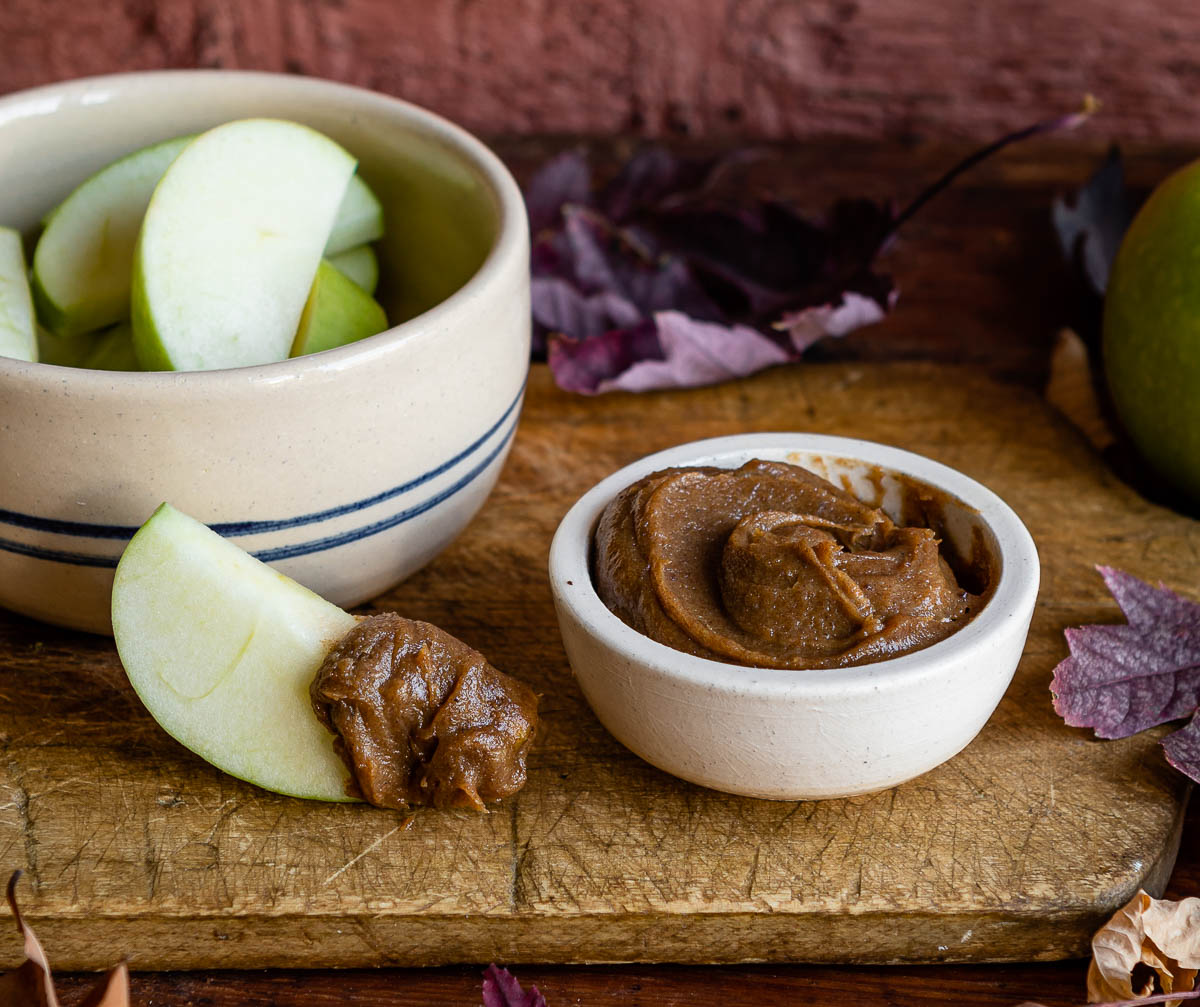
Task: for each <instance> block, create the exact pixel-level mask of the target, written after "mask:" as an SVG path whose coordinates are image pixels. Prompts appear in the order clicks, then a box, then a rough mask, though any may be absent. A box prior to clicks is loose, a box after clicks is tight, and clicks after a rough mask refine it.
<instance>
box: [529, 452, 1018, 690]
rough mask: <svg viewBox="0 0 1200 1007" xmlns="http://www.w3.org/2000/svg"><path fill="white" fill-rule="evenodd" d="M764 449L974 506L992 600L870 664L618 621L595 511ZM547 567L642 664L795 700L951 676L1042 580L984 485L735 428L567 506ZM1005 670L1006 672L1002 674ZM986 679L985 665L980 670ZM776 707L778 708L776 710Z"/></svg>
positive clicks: (588, 619)
mask: <svg viewBox="0 0 1200 1007" xmlns="http://www.w3.org/2000/svg"><path fill="white" fill-rule="evenodd" d="M764 452H767V454H766V455H765V457H768V458H769V457H770V456H771V454H770V453H774V454H775V455H777V456H779V457H778V458H777V459H776V460H784V457H783V456H786V455H787V454H788V453H790V452H807V453H812V454H818V455H827V456H832V457H837V458H844V459H847V460H854V461H862V462H866V463H868V464H872V465H879V466H881V467H882V468H885V469H890V470H892V471H894V472H897V473H901V474H904V475H908V476H911V477H913V478H915V479H917V480H920V481H922V482H926V483H929V484H930V485H932V486H934V487H935V488H937V489H940V490H942V491H943V492H945V493H947V494H949V495H950V496H952V497H954V498H956V499H957V500H959V501H960V502H961V503H963V504H965V505H966V506H967V507H970V508H971V509H973V510H974V511H976V512H977V513H978V514H979V516H980V518H981V519H982V520H983V522H984V523H985V524H986V525H987V526H988V528H989V529H990V530H991V532H992V534H993V536H994V538H995V541H996V547H997V550H998V552H999V554H1000V555H999V557H998V558H999V561H1000V578H999V581H998V583H997V585H996V589H995V591H994V592H993V593H992V597H991V598H990V599H989V600H988V602H987V604H986V605H985V606H984V607H983V609H982V611H980V612H979V614H978V615H977V616H975V618H974V619H972V620H971V621H970V622H969V623H967V624H966V625H965V626H963V627H962V629H960V630H958V631H957V632H955V633H953V634H951V635H950V636H948V637H946V638H945V639H944V640H939V641H938V642H937V643H934V644H931V645H930V646H928V647H926V648H924V649H922V650H918V651H913V652H911V653H908V654H902V655H900V656H899V657H892V658H887V659H885V660H883V661H876V662H874V663H872V664H863V665H855V666H851V667H847V668H833V669H814V668H804V669H794V670H792V669H777V668H762V667H749V666H743V665H737V664H729V663H725V662H722V661H716V660H712V659H710V658H705V657H697V656H695V655H692V654H686V653H684V652H682V651H678V650H675V649H673V648H671V647H668V646H667V645H666V644H662V643H659V642H658V641H657V640H653V639H651V638H650V637H648V636H645V635H643V634H642V633H639V632H638V631H637V630H635V629H633V628H632V627H630V626H628V625H626V624H625V623H624V622H623V621H622V620H621V619H620V618H618V617H617V616H616V615H615V614H614V613H613V612H611V611H610V610H609V609H608V607H607V606H606V605H605V604H604V603H603V602H602V601H601V600H600V596H599V594H598V593H597V592H596V589H595V585H594V583H593V581H592V576H591V568H590V561H589V557H590V553H591V545H592V535H593V531H594V528H595V525H596V522H597V521H598V520H599V517H600V513H601V511H602V510H603V509H604V507H605V506H606V505H607V504H608V502H609V501H610V500H612V499H613V498H614V497H615V496H616V494H617V493H618V492H619V491H620V490H622V489H624V488H625V487H626V486H628V485H630V484H631V483H633V482H635V481H636V480H637V479H640V478H641V477H642V476H645V475H648V474H650V473H651V472H654V471H656V470H657V469H662V468H669V467H673V466H687V465H716V466H717V467H721V468H729V467H735V466H736V465H740V464H743V463H744V462H745V461H748V460H750V459H751V458H753V457H756V456H764V455H763V453H764ZM549 573H550V584H551V590H552V592H553V594H554V600H555V602H556V604H559V605H562V606H565V607H566V608H568V609H569V610H570V612H571V613H572V614H573V615H574V617H575V618H576V619H577V620H578V621H579V623H580V624H581V625H582V626H583V628H584V630H585V631H586V632H587V633H588V634H589V635H591V636H592V637H593V638H594V639H595V640H597V641H598V642H600V643H601V644H603V645H604V646H606V647H607V648H609V649H610V650H612V651H614V652H616V653H617V654H618V655H620V656H621V657H624V658H625V659H627V660H628V661H630V662H631V663H632V664H636V665H638V666H640V667H641V669H642V670H644V671H647V672H650V673H652V674H655V675H657V676H660V677H662V678H665V679H670V680H673V681H675V682H678V683H682V684H687V685H691V686H695V687H701V688H703V689H705V690H707V691H710V692H716V693H723V694H727V695H729V696H738V697H745V696H748V695H754V696H759V697H764V698H789V699H795V698H797V697H798V696H799V695H803V696H805V697H806V698H809V699H812V700H816V699H818V698H820V697H833V696H837V697H844V696H845V695H847V694H850V693H854V694H863V693H871V692H880V691H883V690H884V689H887V690H889V691H890V690H893V689H898V690H903V689H905V688H908V687H916V686H918V685H919V684H920V683H921V682H922V681H923V680H926V679H929V678H936V677H939V676H942V675H945V674H947V673H954V672H955V671H956V670H958V669H961V668H962V666H963V665H964V663H966V662H968V661H969V659H970V657H971V656H972V654H973V653H978V652H979V651H980V650H981V649H983V648H986V647H987V646H988V643H989V640H991V639H992V638H993V637H994V636H996V635H997V634H998V633H1000V632H1002V631H1003V630H1004V629H1005V628H1006V627H1007V626H1008V625H1011V623H1012V620H1014V619H1020V618H1023V617H1024V616H1025V615H1026V614H1027V613H1029V612H1032V610H1033V606H1034V603H1035V602H1036V599H1037V592H1038V587H1039V582H1040V577H1041V571H1040V565H1039V561H1038V554H1037V548H1036V546H1035V544H1034V541H1033V537H1032V536H1031V535H1030V534H1029V531H1028V529H1027V528H1026V527H1025V525H1024V523H1023V522H1022V521H1021V519H1020V518H1019V517H1018V516H1017V515H1016V513H1015V512H1014V511H1013V510H1012V508H1011V507H1009V506H1008V504H1006V503H1005V502H1004V501H1003V500H1002V499H1001V498H1000V497H999V496H997V495H996V494H995V493H994V492H992V491H991V490H990V489H988V488H987V487H986V486H984V485H983V484H982V483H979V482H977V481H976V480H974V479H972V478H970V477H969V476H966V475H964V474H963V473H962V472H959V471H958V470H957V469H953V468H951V467H950V466H948V465H944V464H942V463H941V462H937V461H934V460H933V459H930V458H926V457H925V456H923V455H919V454H916V453H914V452H911V451H906V450H903V449H901V448H896V447H892V446H890V445H886V444H879V443H876V442H874V441H866V440H859V439H856V438H851V437H839V436H833V435H828V434H811V433H804V432H772V433H756V434H734V435H732V436H725V437H714V438H708V439H705V440H699V441H691V442H689V443H686V444H680V445H677V446H675V447H671V448H667V449H665V450H663V451H658V452H656V453H654V454H651V455H647V456H645V457H643V458H640V459H638V460H637V461H635V462H632V463H631V464H629V465H626V466H624V467H623V468H621V469H618V470H617V471H616V472H614V473H612V474H611V475H609V476H607V477H606V478H604V479H602V480H601V481H600V482H598V483H596V485H594V486H593V487H592V488H591V489H590V490H588V491H587V492H586V493H584V494H583V496H581V497H580V498H579V499H578V500H577V501H576V502H575V504H574V505H573V506H572V507H571V508H570V510H568V511H567V513H566V515H565V516H564V517H563V519H562V521H561V522H560V523H559V526H558V529H557V530H556V532H555V534H554V538H553V540H552V541H551V544H550V560H549ZM1009 670H1010V669H1005V671H1006V672H1007V671H1009ZM979 673H980V674H981V675H985V674H986V671H985V669H984V668H982V667H981V668H980V669H979ZM782 712H783V711H781V713H782Z"/></svg>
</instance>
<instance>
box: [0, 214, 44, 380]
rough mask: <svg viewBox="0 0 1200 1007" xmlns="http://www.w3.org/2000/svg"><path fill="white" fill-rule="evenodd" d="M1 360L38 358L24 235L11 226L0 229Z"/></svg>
mask: <svg viewBox="0 0 1200 1007" xmlns="http://www.w3.org/2000/svg"><path fill="white" fill-rule="evenodd" d="M0 357H16V359H18V360H31V361H32V360H37V358H38V346H37V333H36V331H35V330H34V320H33V299H32V297H31V295H30V292H29V280H28V278H27V275H26V272H25V253H24V251H23V250H22V248H21V235H20V234H19V233H18V232H17V231H14V230H13V229H12V228H9V227H0Z"/></svg>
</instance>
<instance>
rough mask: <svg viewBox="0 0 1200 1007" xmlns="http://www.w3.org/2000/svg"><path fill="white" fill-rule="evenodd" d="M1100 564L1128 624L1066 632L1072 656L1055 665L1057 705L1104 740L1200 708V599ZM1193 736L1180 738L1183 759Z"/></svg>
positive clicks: (1076, 723)
mask: <svg viewBox="0 0 1200 1007" xmlns="http://www.w3.org/2000/svg"><path fill="white" fill-rule="evenodd" d="M1097 569H1098V570H1099V571H1100V574H1101V576H1102V577H1103V578H1104V582H1105V584H1106V585H1108V589H1109V590H1110V591H1111V592H1112V594H1113V597H1114V598H1115V599H1116V600H1117V604H1118V605H1119V606H1120V608H1121V611H1122V612H1123V613H1124V614H1125V616H1126V618H1127V619H1128V620H1129V622H1128V624H1127V625H1124V626H1121V625H1099V626H1084V627H1082V628H1080V629H1068V630H1067V631H1066V637H1067V644H1068V646H1069V648H1070V651H1071V656H1070V657H1068V658H1066V660H1064V661H1062V662H1061V663H1060V664H1059V665H1058V667H1057V668H1055V669H1054V679H1053V682H1052V683H1051V686H1050V688H1051V691H1052V692H1053V694H1054V708H1055V710H1057V711H1058V713H1059V714H1060V715H1061V716H1062V718H1063V719H1064V720H1065V721H1066V722H1067V723H1068V724H1070V725H1071V726H1072V727H1091V728H1093V729H1094V730H1095V732H1096V734H1097V735H1098V736H1099V737H1101V738H1125V737H1128V736H1129V735H1131V734H1136V733H1137V732H1138V731H1144V730H1146V729H1147V728H1149V727H1155V726H1157V725H1158V724H1164V723H1166V722H1168V721H1171V720H1178V719H1179V718H1181V717H1185V716H1187V715H1188V714H1190V713H1192V712H1193V711H1194V710H1195V709H1196V708H1197V706H1200V605H1198V604H1196V603H1195V602H1192V601H1188V600H1187V599H1186V598H1182V597H1180V596H1179V595H1177V594H1175V593H1174V592H1173V591H1170V590H1168V589H1167V588H1166V587H1165V586H1160V587H1157V588H1155V587H1152V586H1151V585H1149V584H1147V583H1145V582H1144V581H1141V580H1138V579H1137V578H1136V577H1134V576H1132V575H1130V574H1127V573H1124V572H1123V571H1120V570H1115V569H1113V568H1112V567H1104V566H1102V567H1098V568H1097ZM1185 730H1186V729H1185ZM1179 733H1181V734H1182V733H1184V732H1179ZM1191 738H1192V735H1185V737H1184V738H1183V739H1181V740H1180V741H1179V742H1177V743H1176V746H1177V748H1178V750H1179V751H1180V753H1181V758H1182V759H1183V760H1185V761H1189V760H1190V756H1189V754H1188V753H1189V752H1190V751H1191V746H1190V740H1191Z"/></svg>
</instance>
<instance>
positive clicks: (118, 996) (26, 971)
mask: <svg viewBox="0 0 1200 1007" xmlns="http://www.w3.org/2000/svg"><path fill="white" fill-rule="evenodd" d="M20 878H21V872H20V871H14V872H13V876H12V877H11V878H9V879H8V905H9V908H11V909H12V914H13V918H14V919H15V920H16V923H17V931H18V932H19V933H20V935H21V937H22V938H23V939H24V941H25V958H26V961H25V962H24V963H23V964H22V965H21V967H20V968H18V969H17V970H16V971H15V972H9V973H8V974H7V975H4V976H0V1004H2V1005H3V1007H59V1002H58V995H57V994H56V993H55V992H54V978H53V976H51V974H50V962H49V961H48V960H47V959H46V952H45V951H44V950H43V949H42V945H41V942H40V941H39V940H38V939H37V935H36V934H34V932H33V928H32V927H30V926H29V925H28V924H27V923H26V922H25V921H24V919H22V918H21V910H20V908H18V906H17V882H18V881H19V880H20ZM79 1007H129V970H128V968H127V967H126V965H125V963H124V962H121V964H120V965H118V966H117V967H116V968H114V969H113V970H112V971H111V972H109V973H108V974H107V975H105V977H104V978H103V979H102V980H101V981H100V983H99V984H98V985H97V986H96V987H95V989H93V990H92V991H91V992H90V993H89V994H88V995H87V997H86V998H85V999H84V1001H83V1003H81V1004H80V1005H79Z"/></svg>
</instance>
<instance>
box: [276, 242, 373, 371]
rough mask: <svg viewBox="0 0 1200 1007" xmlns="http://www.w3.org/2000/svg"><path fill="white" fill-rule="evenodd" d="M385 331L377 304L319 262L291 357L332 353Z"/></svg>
mask: <svg viewBox="0 0 1200 1007" xmlns="http://www.w3.org/2000/svg"><path fill="white" fill-rule="evenodd" d="M386 328H387V315H385V314H384V312H383V308H382V307H380V306H379V302H378V301H376V300H375V299H374V298H373V297H372V296H371V295H370V294H368V293H367V292H366V291H365V290H363V288H362V287H360V286H359V285H358V284H357V283H355V282H354V281H353V280H352V279H350V277H348V276H347V275H346V274H345V273H343V272H341V271H340V270H338V269H337V268H335V267H334V266H333V265H331V264H330V263H329V262H326V261H324V260H322V262H321V265H320V266H319V267H317V277H316V279H315V280H313V285H312V290H311V291H309V294H308V301H307V302H306V303H305V305H304V313H303V314H302V315H301V316H300V325H299V327H298V328H297V329H296V339H295V341H294V342H293V343H292V352H291V355H292V356H293V357H298V356H300V355H301V354H303V353H318V352H320V351H321V350H332V349H333V348H334V347H336V346H345V345H346V344H347V343H353V342H355V341H356V340H359V339H365V338H366V337H367V336H373V335H375V333H376V332H382V331H383V330H384V329H386Z"/></svg>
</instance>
